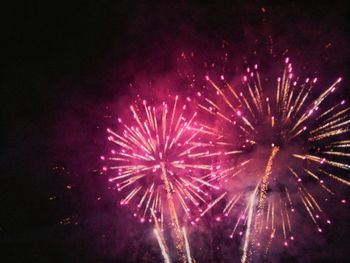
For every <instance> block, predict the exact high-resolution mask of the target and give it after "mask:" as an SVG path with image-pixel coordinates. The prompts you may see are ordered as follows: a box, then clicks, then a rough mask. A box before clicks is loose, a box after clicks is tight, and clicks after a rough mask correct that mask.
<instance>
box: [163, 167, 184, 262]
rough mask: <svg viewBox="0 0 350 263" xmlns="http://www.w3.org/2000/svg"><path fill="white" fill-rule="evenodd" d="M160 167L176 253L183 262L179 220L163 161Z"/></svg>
mask: <svg viewBox="0 0 350 263" xmlns="http://www.w3.org/2000/svg"><path fill="white" fill-rule="evenodd" d="M161 169H162V180H163V182H164V186H165V190H166V193H167V201H168V207H169V213H170V218H171V224H172V227H173V228H172V229H173V234H174V236H175V244H176V250H177V254H178V256H179V259H180V260H181V261H182V262H184V263H185V262H186V256H185V254H184V241H183V237H182V232H181V228H180V224H179V220H178V217H177V213H176V209H175V204H174V200H173V194H172V191H171V187H170V183H169V181H168V173H167V170H166V168H165V164H164V163H161Z"/></svg>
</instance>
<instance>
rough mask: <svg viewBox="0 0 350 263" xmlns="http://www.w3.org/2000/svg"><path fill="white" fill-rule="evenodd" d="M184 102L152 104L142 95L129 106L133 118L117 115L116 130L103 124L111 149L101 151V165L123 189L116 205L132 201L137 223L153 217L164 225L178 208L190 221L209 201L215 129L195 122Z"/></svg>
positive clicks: (177, 99)
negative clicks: (122, 194) (104, 152)
mask: <svg viewBox="0 0 350 263" xmlns="http://www.w3.org/2000/svg"><path fill="white" fill-rule="evenodd" d="M189 102H190V99H189V98H188V99H187V100H186V103H189ZM186 103H183V104H182V103H180V100H179V97H178V96H176V97H175V99H172V103H171V104H170V105H169V104H168V103H166V102H163V103H162V104H160V105H158V106H150V105H148V104H147V102H146V101H145V100H144V101H143V102H142V103H136V104H135V105H132V106H130V110H131V113H132V117H133V118H132V119H130V120H128V121H127V122H124V120H122V119H121V118H119V119H118V122H119V127H118V130H119V132H117V131H114V130H113V129H111V128H108V129H107V132H108V140H109V141H110V145H111V149H110V154H108V156H101V159H102V160H105V161H106V166H104V167H103V169H104V170H105V171H107V170H108V171H109V172H110V175H111V177H110V179H109V181H110V182H111V183H112V184H113V185H115V187H116V189H117V190H118V191H122V192H125V194H124V197H123V198H122V200H121V201H120V204H121V205H128V204H130V203H133V204H134V205H136V211H135V213H134V215H135V216H138V217H139V218H140V221H141V222H145V221H149V222H152V216H153V219H155V220H156V221H158V222H160V223H161V226H162V227H163V222H164V215H165V214H167V213H169V214H170V217H171V219H172V220H171V221H172V224H173V225H174V224H178V213H180V211H183V212H184V213H185V215H186V216H187V218H188V219H190V220H191V218H192V216H193V214H194V215H196V214H201V213H202V212H203V211H204V210H206V209H208V208H210V207H211V206H212V203H210V195H209V191H210V189H215V190H217V189H218V187H217V186H215V185H213V184H211V183H210V182H209V181H208V180H207V178H210V176H208V174H209V175H210V174H212V173H213V171H214V170H215V169H214V168H215V167H213V166H212V164H211V159H212V157H213V156H216V155H218V154H219V153H217V152H215V147H214V144H213V143H212V141H211V140H210V138H214V136H215V134H214V133H213V131H212V129H210V128H209V127H207V126H204V125H201V124H200V123H199V122H197V120H196V118H197V113H196V112H193V111H192V110H191V109H190V108H189V107H188V104H186ZM180 104H181V105H180ZM185 218H186V217H185ZM195 221H196V220H192V223H194V222H195Z"/></svg>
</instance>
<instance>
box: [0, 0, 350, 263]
mask: <svg viewBox="0 0 350 263" xmlns="http://www.w3.org/2000/svg"><path fill="white" fill-rule="evenodd" d="M276 2H277V1H276ZM306 2H307V3H306ZM349 11H350V10H349V8H348V7H346V4H345V1H343V2H341V1H328V2H325V3H318V1H315V2H314V3H312V2H309V1H305V3H303V2H300V3H285V2H284V1H281V2H280V3H274V2H272V1H271V2H269V1H189V3H187V1H169V2H167V1H164V2H163V1H159V2H156V1H67V2H64V1H58V2H55V3H50V1H22V3H20V2H17V3H12V4H11V5H7V6H3V7H2V8H1V16H0V17H1V21H2V22H1V31H0V32H1V39H2V41H1V42H2V44H4V45H5V46H4V47H3V48H2V49H1V64H3V67H2V68H3V69H2V71H1V73H2V74H1V78H0V81H1V86H0V94H1V96H0V98H1V109H2V110H1V124H2V125H1V127H2V129H1V130H2V136H1V137H0V138H1V139H0V142H1V148H0V176H1V177H0V178H1V180H0V207H1V209H0V251H2V252H1V253H0V260H1V261H2V262H160V261H161V255H160V253H159V250H158V247H157V244H156V241H155V240H154V239H153V237H152V236H151V235H149V231H150V229H151V228H149V227H147V226H144V225H140V224H139V223H137V221H136V220H135V219H134V218H133V217H132V216H131V212H130V211H128V209H125V208H120V207H119V206H118V205H117V203H118V196H117V194H116V193H115V192H114V191H111V190H108V189H107V185H108V184H107V177H106V176H104V175H103V174H102V173H101V172H100V170H99V169H100V167H101V163H100V161H99V156H100V154H101V152H103V151H104V147H105V146H106V145H105V144H106V142H105V124H106V115H108V114H109V113H110V109H114V108H113V107H114V106H111V105H115V104H114V103H115V102H118V103H120V102H121V101H123V98H124V97H125V98H126V99H127V98H129V97H128V96H130V94H131V95H132V94H133V92H134V91H131V90H132V89H130V85H129V84H130V83H133V84H135V83H136V84H137V83H138V81H140V80H141V82H142V81H144V80H145V79H148V78H153V80H154V78H157V77H158V76H162V75H167V74H169V72H173V71H174V70H175V69H174V63H173V61H174V60H175V58H176V56H178V55H179V54H180V53H181V52H182V51H184V50H185V51H195V53H196V54H199V56H200V57H202V58H203V57H204V58H205V57H206V56H207V57H208V58H210V57H211V56H215V54H216V51H215V50H219V49H220V48H221V46H222V43H223V42H224V43H228V46H229V47H228V50H229V52H231V54H232V56H233V57H234V58H237V60H239V61H241V60H242V58H243V57H247V58H252V60H253V61H254V62H255V61H257V60H259V61H261V60H263V59H264V58H265V57H266V55H265V54H266V53H268V50H269V48H270V47H271V45H272V46H273V48H274V52H275V53H276V54H277V55H278V56H281V57H283V55H284V51H285V50H288V55H289V56H290V57H291V58H292V59H293V61H295V64H296V65H304V66H305V67H306V68H307V69H308V70H309V69H312V70H314V71H316V72H315V73H317V74H318V75H319V76H321V78H322V79H324V80H325V81H326V82H327V81H328V82H331V81H333V80H335V79H336V78H337V77H338V76H342V77H343V78H344V82H343V83H342V92H343V93H342V97H344V98H347V99H349V98H350V88H349V87H350V86H349V84H350V81H349V80H350V74H349V73H350V66H349V58H350V56H349V54H350V53H349V24H348V23H347V17H349V15H350V12H349ZM254 52H255V53H254ZM262 63H263V62H262ZM312 73H314V72H313V71H312ZM149 89H150V88H149ZM143 92H144V93H145V94H147V93H149V92H151V91H150V90H147V88H145V89H144V90H143ZM115 109H117V107H115ZM345 193H349V191H347V192H345ZM328 209H329V210H328V211H327V213H329V214H330V215H331V217H332V220H333V222H334V224H332V226H331V227H330V228H329V229H328V230H327V231H325V233H324V234H323V235H322V236H321V237H320V238H318V241H317V242H314V241H312V242H307V240H308V238H306V239H305V240H303V241H302V242H301V243H302V245H301V246H298V247H296V248H291V251H284V252H283V253H282V255H280V256H279V258H280V259H279V260H280V261H281V262H348V259H349V256H350V249H349V248H350V247H349V244H350V227H349V222H350V221H349V220H350V215H349V207H346V206H345V207H342V208H338V207H337V205H334V204H333V205H331V204H330V205H329V207H328ZM221 228H222V227H221V226H217V233H214V234H212V235H211V239H212V245H211V247H212V248H213V249H212V250H211V251H202V250H200V246H199V245H198V246H196V248H193V252H194V253H193V254H194V256H195V257H197V259H198V262H239V254H238V253H239V243H237V242H236V243H235V242H234V241H231V240H229V239H228V238H227V237H222V238H221V237H220V233H223V232H224V230H223V229H221ZM210 229H211V230H210V231H212V232H214V229H215V226H213V228H210ZM220 231H221V232H220ZM199 232H200V231H199ZM195 235H198V238H197V237H194V236H192V237H191V238H193V239H194V238H196V239H198V240H199V241H198V240H197V241H198V242H199V243H200V242H202V243H203V242H204V243H205V242H206V241H205V240H204V239H205V235H204V234H203V233H196V234H195ZM202 239H203V240H204V241H203V240H202ZM213 244H214V245H213ZM202 247H205V245H203V246H202ZM217 247H219V249H216V248H217ZM276 262H278V261H276Z"/></svg>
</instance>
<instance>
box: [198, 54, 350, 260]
mask: <svg viewBox="0 0 350 263" xmlns="http://www.w3.org/2000/svg"><path fill="white" fill-rule="evenodd" d="M206 80H207V83H208V85H207V86H208V87H209V88H210V89H211V91H210V90H209V91H208V92H207V93H208V94H207V95H206V96H201V101H200V103H199V108H200V109H201V110H202V111H203V112H204V113H206V114H209V116H212V118H213V119H214V120H216V122H217V123H218V125H216V126H218V127H219V128H218V129H217V133H218V134H220V135H222V136H220V139H219V140H218V141H217V142H216V145H220V146H221V147H224V148H225V150H224V154H223V156H225V158H222V160H221V162H222V168H221V170H220V171H219V172H218V178H217V179H219V180H221V181H222V182H225V183H226V182H227V181H228V180H232V182H233V183H234V182H235V180H237V179H239V181H237V182H238V183H239V184H240V187H241V188H240V191H237V190H235V191H232V189H229V188H227V189H226V190H227V192H228V193H229V196H230V197H229V199H228V201H227V204H226V206H225V207H224V210H223V213H224V215H225V216H228V215H229V214H230V213H232V211H234V209H235V207H238V206H239V205H240V209H239V210H240V211H241V212H238V213H239V216H237V214H236V217H238V219H237V221H236V222H235V224H234V226H233V231H232V234H231V236H230V237H233V235H234V234H235V233H237V232H238V233H239V234H240V235H242V234H243V232H244V231H246V235H245V237H244V239H245V241H244V246H243V256H242V262H246V261H247V260H249V258H250V259H251V261H255V260H257V258H256V257H257V254H259V257H261V256H266V255H267V253H268V250H269V248H270V244H271V242H272V241H273V239H274V238H275V239H276V236H277V235H279V236H280V238H278V240H280V241H281V243H282V244H283V246H288V242H290V241H293V240H294V239H295V235H294V234H293V233H294V232H293V230H294V229H295V228H296V226H294V225H293V222H294V218H295V217H296V214H299V213H301V214H305V215H308V217H309V218H310V220H309V221H310V222H312V223H313V224H314V226H315V231H316V232H317V231H318V232H322V231H323V230H322V228H323V226H324V225H327V224H331V221H330V219H329V217H328V215H327V214H326V213H325V212H324V209H323V208H322V204H321V203H322V202H321V201H325V200H326V201H327V200H328V199H327V198H328V197H332V196H333V197H334V198H335V199H337V200H338V202H340V203H346V200H345V199H342V198H341V197H339V196H338V195H336V192H335V189H333V188H335V185H334V183H333V182H334V181H335V182H339V183H341V184H344V185H347V186H349V185H350V182H349V181H348V180H347V179H346V177H345V172H346V171H349V170H350V166H349V164H348V163H347V159H346V158H348V157H349V156H350V154H349V152H348V148H349V146H350V143H349V140H348V139H347V137H346V133H347V132H349V130H350V128H349V123H350V118H349V110H350V107H348V106H346V103H345V101H344V100H340V102H339V103H338V104H335V105H334V104H331V103H332V102H331V101H330V100H329V97H331V95H332V94H334V91H335V90H336V88H337V87H338V84H339V83H340V82H341V78H339V79H337V80H336V81H335V82H334V83H332V84H331V85H330V86H329V87H327V88H326V89H324V90H321V91H320V88H319V87H318V85H317V83H318V79H317V78H313V79H310V78H306V79H305V80H304V81H302V80H301V79H300V78H298V77H295V76H294V74H293V67H292V64H291V63H290V62H289V59H288V58H287V59H286V60H285V68H284V71H283V74H282V76H281V77H278V79H277V85H276V88H275V89H274V90H273V89H271V88H268V85H267V84H265V83H264V81H265V79H262V78H261V77H260V74H259V72H258V66H257V65H255V66H254V67H253V68H247V72H246V75H245V76H243V80H242V85H238V87H236V85H233V84H232V83H230V82H229V81H226V80H225V76H223V75H222V76H221V77H220V80H213V79H211V78H210V77H209V76H207V77H206ZM266 82H267V81H266ZM265 85H266V86H265ZM327 99H328V100H327ZM233 134H237V135H236V136H235V137H234V138H233ZM228 154H232V155H231V157H230V158H227V155H228ZM264 160H265V161H264ZM259 163H262V164H261V165H260V166H261V167H259ZM251 174H254V176H249V175H251ZM242 182H243V183H242ZM230 192H231V194H230ZM297 212H298V213H297ZM239 229H241V231H239ZM263 244H264V245H263Z"/></svg>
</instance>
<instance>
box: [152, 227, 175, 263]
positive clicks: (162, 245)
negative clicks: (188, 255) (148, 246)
mask: <svg viewBox="0 0 350 263" xmlns="http://www.w3.org/2000/svg"><path fill="white" fill-rule="evenodd" d="M153 231H154V234H155V235H156V238H157V241H158V244H159V246H160V249H161V251H162V255H163V258H164V263H171V260H170V256H169V252H168V251H169V250H168V248H167V246H166V244H165V242H164V237H163V235H162V234H161V232H160V231H159V228H157V227H156V228H154V230H153Z"/></svg>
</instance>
